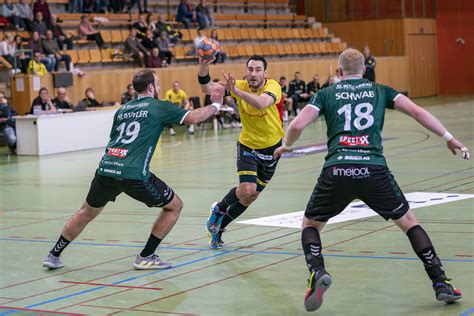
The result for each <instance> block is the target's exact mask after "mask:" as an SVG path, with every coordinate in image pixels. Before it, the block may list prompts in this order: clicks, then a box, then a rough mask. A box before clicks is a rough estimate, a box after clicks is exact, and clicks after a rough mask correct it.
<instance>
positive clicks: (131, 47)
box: [123, 28, 150, 67]
mask: <svg viewBox="0 0 474 316" xmlns="http://www.w3.org/2000/svg"><path fill="white" fill-rule="evenodd" d="M137 33H138V30H137V29H136V28H132V29H131V30H130V34H129V35H128V38H127V40H126V41H125V48H124V49H123V53H124V55H128V56H131V57H132V58H133V60H135V62H138V63H139V64H140V67H144V66H145V55H146V56H149V55H150V53H149V52H148V51H147V50H146V48H145V47H144V46H143V45H142V43H140V41H139V40H138V38H137Z"/></svg>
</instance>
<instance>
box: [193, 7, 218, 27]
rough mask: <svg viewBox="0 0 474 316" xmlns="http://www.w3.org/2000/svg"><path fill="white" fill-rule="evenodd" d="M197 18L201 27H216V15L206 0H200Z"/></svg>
mask: <svg viewBox="0 0 474 316" xmlns="http://www.w3.org/2000/svg"><path fill="white" fill-rule="evenodd" d="M196 19H197V21H198V24H199V27H203V28H208V27H214V17H213V16H212V13H211V10H209V7H208V6H207V4H206V0H200V1H199V4H198V5H197V7H196Z"/></svg>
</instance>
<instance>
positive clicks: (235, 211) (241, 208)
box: [221, 202, 248, 230]
mask: <svg viewBox="0 0 474 316" xmlns="http://www.w3.org/2000/svg"><path fill="white" fill-rule="evenodd" d="M247 208H248V206H245V205H242V204H241V203H240V202H237V203H234V204H232V205H231V206H230V207H229V209H228V210H227V213H225V215H224V218H223V219H222V223H221V230H223V229H224V228H226V227H227V225H229V224H230V222H232V221H233V220H234V219H236V218H237V217H239V216H240V215H242V213H243V212H245V210H246V209H247Z"/></svg>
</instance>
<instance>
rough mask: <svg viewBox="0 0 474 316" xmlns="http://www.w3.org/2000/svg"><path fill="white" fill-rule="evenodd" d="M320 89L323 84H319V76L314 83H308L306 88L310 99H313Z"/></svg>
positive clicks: (315, 77)
mask: <svg viewBox="0 0 474 316" xmlns="http://www.w3.org/2000/svg"><path fill="white" fill-rule="evenodd" d="M320 89H321V84H320V83H319V75H314V76H313V81H311V82H310V83H308V85H307V86H306V91H307V92H308V94H309V97H312V96H313V95H315V94H316V92H318V91H319V90H320Z"/></svg>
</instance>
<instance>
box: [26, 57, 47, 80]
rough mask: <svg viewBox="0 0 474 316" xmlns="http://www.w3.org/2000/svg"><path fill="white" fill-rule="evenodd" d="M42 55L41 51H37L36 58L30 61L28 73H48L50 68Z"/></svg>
mask: <svg viewBox="0 0 474 316" xmlns="http://www.w3.org/2000/svg"><path fill="white" fill-rule="evenodd" d="M41 61H42V55H41V53H40V52H35V54H34V58H33V59H31V60H30V62H29V63H28V70H27V72H28V74H30V75H46V74H47V73H48V70H47V69H46V66H45V64H43V63H42V62H41Z"/></svg>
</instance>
